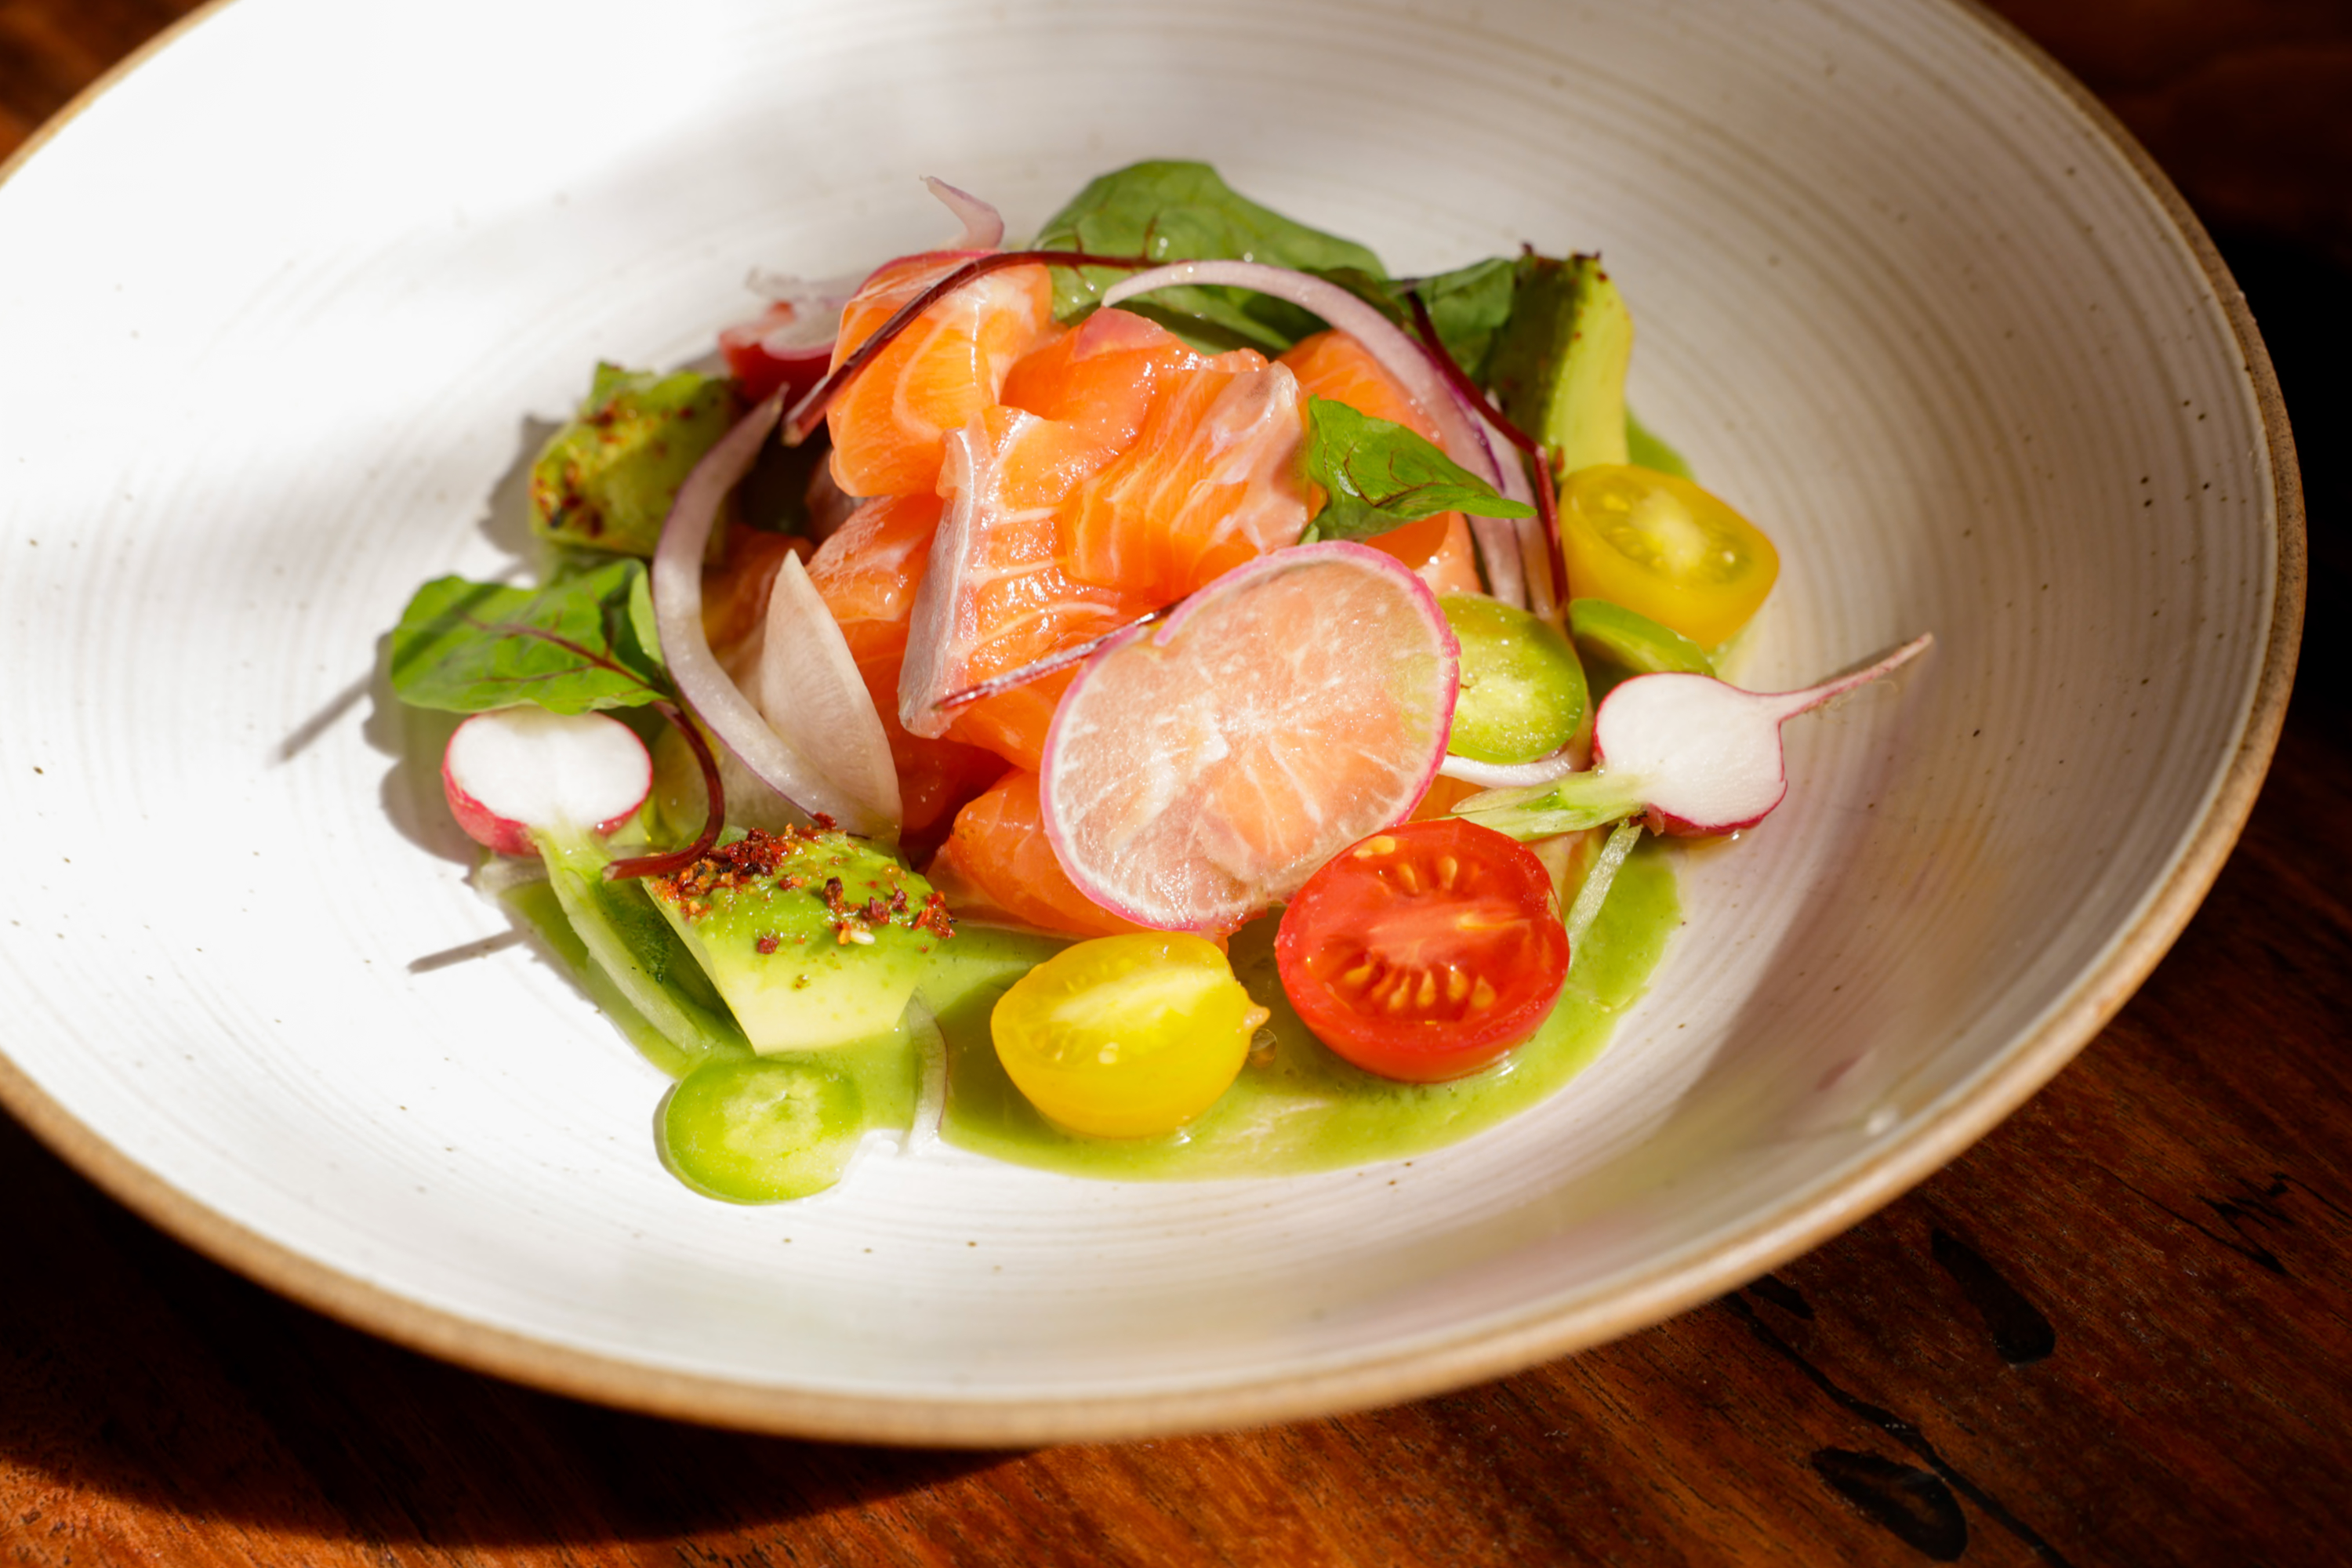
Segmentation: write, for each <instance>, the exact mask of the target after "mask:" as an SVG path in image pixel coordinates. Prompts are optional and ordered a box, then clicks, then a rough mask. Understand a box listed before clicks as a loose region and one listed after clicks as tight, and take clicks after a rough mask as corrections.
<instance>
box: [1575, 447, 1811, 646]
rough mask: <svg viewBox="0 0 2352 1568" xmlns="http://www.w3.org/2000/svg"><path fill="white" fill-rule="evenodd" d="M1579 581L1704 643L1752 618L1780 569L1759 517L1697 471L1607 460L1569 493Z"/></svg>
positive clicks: (1579, 588)
mask: <svg viewBox="0 0 2352 1568" xmlns="http://www.w3.org/2000/svg"><path fill="white" fill-rule="evenodd" d="M1559 537H1560V548H1561V550H1562V551H1563V552H1565V553H1566V555H1567V559H1568V583H1569V591H1570V593H1571V594H1573V595H1576V596H1577V597H1578V598H1594V599H1608V600H1611V601H1612V602H1614V603H1616V604H1620V605H1624V606H1625V607H1626V608H1627V609H1629V610H1632V611H1634V612H1635V613H1636V614H1639V615H1644V616H1649V617H1650V619H1652V620H1654V621H1656V622H1658V623H1659V624H1661V625H1663V626H1672V627H1673V628H1674V629H1675V631H1678V632H1680V633H1682V634H1683V636H1685V637H1688V638H1690V639H1691V641H1693V642H1695V643H1696V644H1698V645H1699V646H1700V647H1704V648H1717V647H1722V646H1723V645H1724V644H1725V643H1727V642H1728V641H1730V640H1731V637H1732V634H1733V633H1735V632H1737V631H1738V630H1739V628H1740V627H1741V626H1746V625H1747V624H1748V617H1749V616H1753V615H1755V613H1756V612H1757V610H1758V608H1759V606H1761V605H1763V603H1764V596H1765V595H1767V594H1769V593H1770V592H1771V591H1772V580H1773V579H1774V578H1776V577H1778V576H1779V575H1780V552H1778V551H1776V550H1774V549H1773V548H1772V542H1771V541H1770V540H1769V539H1767V538H1765V537H1764V535H1763V534H1762V532H1760V531H1759V530H1758V529H1757V527H1756V525H1755V524H1753V523H1751V522H1749V521H1748V520H1747V519H1746V518H1744V517H1742V516H1740V515H1739V514H1738V512H1736V511H1734V510H1731V509H1730V508H1729V507H1727V506H1726V505H1724V504H1723V502H1721V501H1719V500H1717V499H1716V498H1715V497H1713V496H1711V495H1709V494H1708V493H1707V492H1706V491H1705V490H1703V489H1699V488H1698V487H1697V486H1696V485H1695V484H1693V483H1691V482H1690V481H1689V480H1688V479H1676V478H1675V476H1674V475H1672V474H1662V473H1659V472H1657V471H1656V470H1655V469H1653V468H1633V467H1632V466H1630V465H1628V464H1622V463H1602V464H1597V465H1595V466H1594V467H1591V468H1579V469H1577V470H1576V471H1575V472H1574V473H1572V474H1570V475H1569V476H1568V479H1567V481H1566V482H1565V483H1564V484H1563V485H1562V486H1561V487H1560V494H1559Z"/></svg>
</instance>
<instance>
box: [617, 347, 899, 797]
mask: <svg viewBox="0 0 2352 1568" xmlns="http://www.w3.org/2000/svg"><path fill="white" fill-rule="evenodd" d="M781 406H782V395H781V394H780V395H777V396H774V397H771V398H769V399H768V400H767V401H766V402H765V403H762V404H761V405H760V406H759V407H757V408H755V409H753V410H752V411H751V413H750V414H747V415H745V416H743V418H742V419H741V420H740V422H738V423H737V425H736V426H735V427H734V428H733V429H731V430H730V431H728V432H727V434H726V435H724V436H722V437H719V443H718V445H716V446H714V447H711V448H710V450H709V452H707V453H705V454H703V458H702V460H701V461H700V462H699V463H697V464H696V465H695V466H694V471H693V472H692V473H690V474H688V475H687V477H686V483H685V484H683V485H681V486H679V487H678V492H677V500H676V501H674V502H672V503H671V506H670V512H669V518H668V520H667V521H666V522H665V523H664V524H663V525H662V537H661V544H660V546H659V548H657V549H656V551H655V552H654V566H653V596H654V619H655V622H656V627H657V629H658V631H659V632H660V635H661V645H662V657H663V658H664V659H665V660H667V662H668V665H669V672H670V679H673V680H675V681H676V682H677V689H678V694H679V695H680V696H681V697H683V698H685V699H686V700H687V703H688V706H690V707H691V708H692V709H693V710H695V712H696V713H697V714H698V715H699V716H700V717H701V719H702V721H703V722H704V723H705V724H708V725H709V727H710V731H711V733H712V734H714V735H716V736H718V737H719V742H720V743H721V744H722V745H724V746H725V747H726V748H727V749H728V750H729V751H730V752H733V753H734V754H735V755H736V756H737V757H738V758H739V759H740V760H741V762H742V763H743V765H744V766H746V767H747V768H749V769H751V772H752V773H754V774H755V775H757V776H758V778H759V779H760V781H761V783H762V784H765V785H766V786H767V787H768V788H770V789H772V790H773V791H775V792H776V793H777V794H778V795H781V796H782V797H783V799H784V801H786V802H787V803H789V804H790V805H793V807H796V808H797V809H799V810H800V811H802V812H804V813H808V814H810V815H815V814H818V813H822V814H824V815H825V816H831V817H832V818H833V819H834V820H835V821H836V822H838V823H839V824H840V825H841V826H843V827H845V828H846V829H848V830H849V831H850V832H852V833H858V834H867V835H884V834H889V833H893V832H895V831H897V828H898V821H897V818H896V817H895V816H890V815H887V814H885V813H883V812H881V811H878V810H877V809H876V805H877V804H878V803H871V802H868V801H865V800H861V799H860V798H858V796H857V795H856V793H855V791H854V790H853V789H847V788H844V787H843V785H842V784H840V783H838V782H836V780H835V778H834V776H833V772H832V769H831V768H829V767H828V766H827V765H826V764H825V763H823V762H821V761H820V760H819V759H821V758H824V757H827V756H828V755H829V754H830V749H831V748H833V747H835V746H837V745H839V744H841V743H842V740H843V737H842V736H841V735H839V734H838V733H827V732H824V731H821V730H813V729H811V728H810V727H809V726H808V725H807V724H806V723H805V722H804V721H803V719H802V718H801V716H800V715H798V714H797V713H793V712H787V711H785V710H783V709H782V707H779V709H778V710H777V713H776V717H778V718H780V719H782V720H783V721H785V722H784V724H783V726H782V728H781V729H779V728H777V727H774V726H772V724H771V723H770V721H769V717H768V715H767V714H765V713H763V712H761V710H760V708H759V707H758V706H757V705H756V704H755V703H754V701H753V700H751V698H749V697H747V696H745V695H744V693H743V691H742V690H741V689H740V688H739V687H737V686H736V684H735V682H734V681H733V680H731V679H729V678H728V675H727V671H726V670H725V669H723V668H720V667H719V660H718V658H716V657H715V656H714V655H713V654H712V653H711V651H710V640H709V637H707V636H706V635H705V634H704V632H703V629H702V556H703V547H704V546H705V545H706V544H707V543H709V539H710V529H711V525H712V523H713V522H714V521H716V520H717V518H718V516H719V505H720V503H722V502H723V501H724V500H726V499H727V493H728V491H730V490H731V489H734V488H735V485H736V483H737V481H739V480H740V479H742V477H743V475H744V473H745V471H746V470H748V469H749V468H751V462H752V459H753V458H756V457H758V455H759V451H760V447H761V443H762V442H764V441H765V440H766V439H767V437H768V433H769V432H770V431H771V430H772V429H774V428H775V426H776V415H777V410H778V409H779V408H780V407H781ZM778 575H779V577H781V576H782V574H781V573H779V574H778ZM832 624H833V623H832V618H831V617H830V616H827V617H826V625H828V626H831V625H832ZM840 635H841V634H840V628H839V627H837V626H835V627H834V636H835V637H836V638H837V637H840ZM834 679H836V680H837V679H839V677H838V670H837V668H836V669H835V675H834ZM848 679H849V684H851V685H852V686H854V687H855V688H856V694H855V695H856V700H857V701H862V702H864V703H865V705H866V710H867V712H869V713H871V712H872V710H873V699H872V698H871V697H870V696H868V695H867V694H866V684H865V682H864V681H862V680H859V679H856V667H855V665H854V664H853V665H852V666H851V673H850V676H849V678H848ZM836 695H837V696H838V697H839V698H840V700H841V702H842V703H843V704H847V705H850V706H853V707H854V705H855V704H854V703H852V701H851V694H850V693H849V692H847V691H843V692H839V693H837V694H836ZM825 711H827V712H830V711H832V709H831V708H830V707H828V708H827V709H826V710H825ZM875 723H876V724H877V726H878V725H879V723H880V720H879V718H878V717H877V718H876V719H875ZM894 777H895V775H894ZM893 793H894V794H895V791H894V792H893Z"/></svg>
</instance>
